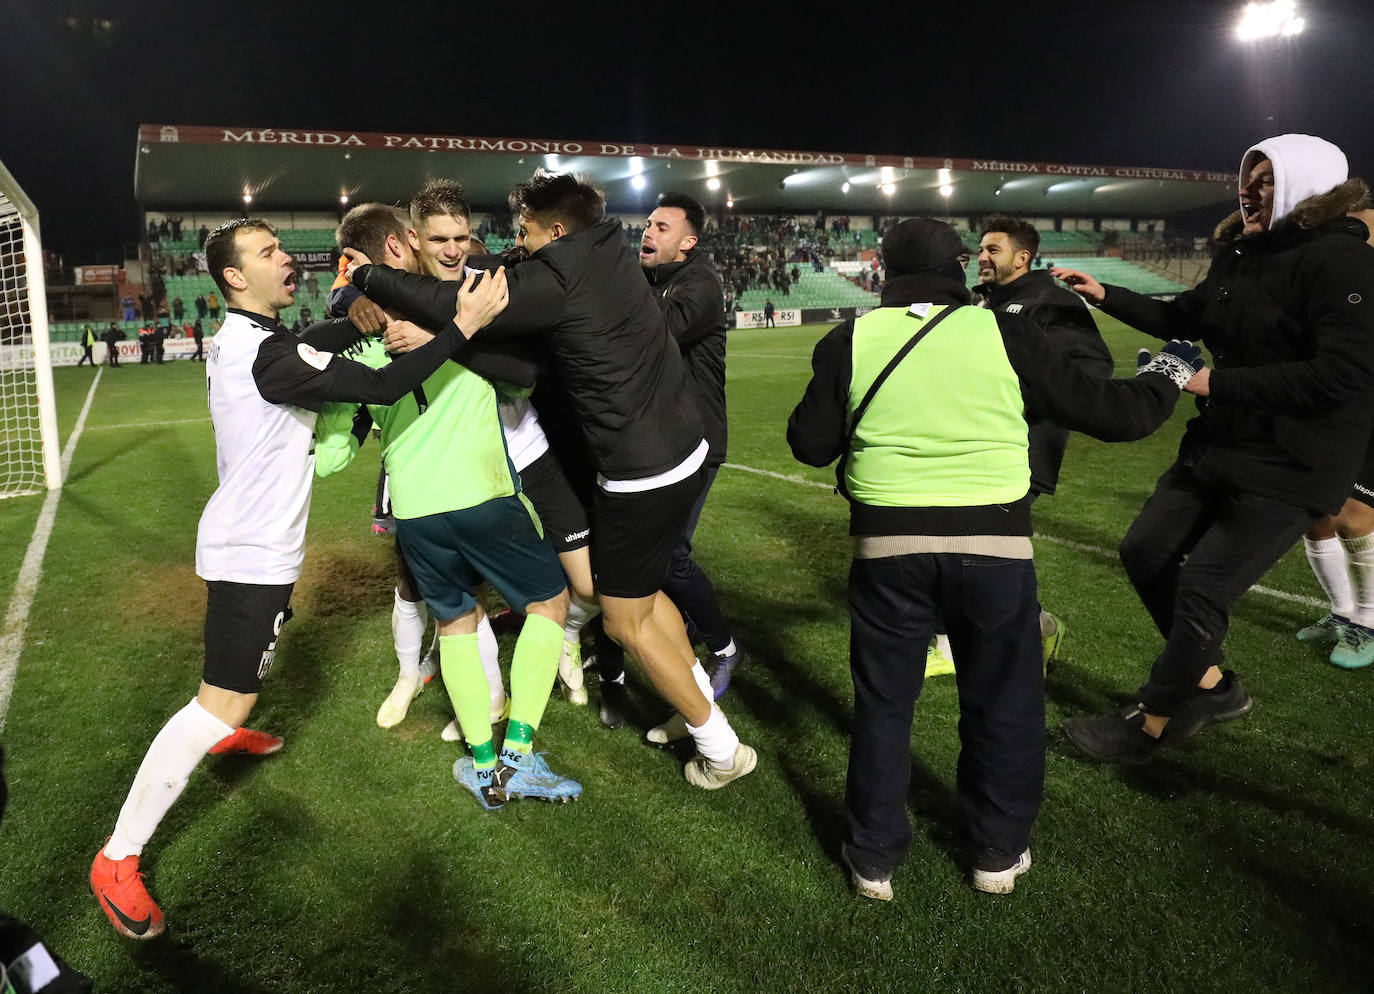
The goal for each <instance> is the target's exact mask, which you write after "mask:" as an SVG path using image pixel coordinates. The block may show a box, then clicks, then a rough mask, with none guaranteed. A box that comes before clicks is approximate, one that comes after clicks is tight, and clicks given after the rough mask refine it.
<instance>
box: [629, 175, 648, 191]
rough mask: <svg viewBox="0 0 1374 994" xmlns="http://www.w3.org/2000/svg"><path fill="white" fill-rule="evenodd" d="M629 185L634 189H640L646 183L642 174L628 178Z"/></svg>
mask: <svg viewBox="0 0 1374 994" xmlns="http://www.w3.org/2000/svg"><path fill="white" fill-rule="evenodd" d="M630 185H631V186H632V187H634V188H635V189H636V190H642V189H644V187H645V186H646V185H647V184H646V182H645V179H644V177H643V176H636V177H634V178H633V179H632V180H630Z"/></svg>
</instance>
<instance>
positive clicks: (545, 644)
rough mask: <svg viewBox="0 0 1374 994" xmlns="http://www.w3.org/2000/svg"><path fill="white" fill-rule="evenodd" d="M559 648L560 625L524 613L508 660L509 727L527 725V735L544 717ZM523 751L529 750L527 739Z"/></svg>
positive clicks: (561, 628) (556, 668) (560, 641)
mask: <svg viewBox="0 0 1374 994" xmlns="http://www.w3.org/2000/svg"><path fill="white" fill-rule="evenodd" d="M562 652H563V626H562V625H559V624H557V623H556V622H553V621H551V620H549V619H548V618H545V617H541V616H540V615H537V614H527V615H525V624H524V626H523V627H522V628H521V629H520V638H519V639H518V640H517V641H516V643H515V658H514V659H513V660H512V661H511V664H510V726H509V727H515V726H516V725H528V726H529V727H530V738H531V739H533V737H534V730H535V729H537V728H538V727H539V721H540V719H541V718H543V717H544V706H545V705H546V704H548V703H549V692H550V691H551V690H553V681H554V677H556V676H558V657H559V656H560V655H561V654H562ZM445 679H447V677H445ZM507 741H510V736H509V734H508V735H507ZM524 751H525V752H529V744H528V742H526V743H525V749H524Z"/></svg>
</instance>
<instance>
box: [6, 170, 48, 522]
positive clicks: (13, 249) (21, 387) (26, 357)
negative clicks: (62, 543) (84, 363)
mask: <svg viewBox="0 0 1374 994" xmlns="http://www.w3.org/2000/svg"><path fill="white" fill-rule="evenodd" d="M60 486H62V460H61V455H60V445H59V442H58V437H57V404H56V402H55V400H54V398H53V387H52V352H51V351H50V350H49V347H48V297H47V284H46V283H45V282H44V280H43V243H42V239H41V238H40V236H39V228H38V209H37V208H36V207H35V206H34V204H33V201H32V200H30V199H29V198H28V195H27V194H25V193H24V190H23V188H22V187H20V185H19V183H18V182H17V181H16V180H15V178H14V177H13V176H12V175H11V174H10V171H9V170H8V169H6V168H5V165H4V163H0V498H4V497H17V496H20V495H22V494H32V493H38V492H39V491H41V490H43V489H44V488H47V489H55V488H57V487H60Z"/></svg>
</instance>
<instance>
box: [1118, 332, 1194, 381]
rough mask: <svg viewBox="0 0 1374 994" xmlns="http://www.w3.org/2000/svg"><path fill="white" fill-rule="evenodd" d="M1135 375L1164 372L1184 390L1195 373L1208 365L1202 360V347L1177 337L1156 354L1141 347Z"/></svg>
mask: <svg viewBox="0 0 1374 994" xmlns="http://www.w3.org/2000/svg"><path fill="white" fill-rule="evenodd" d="M1135 364H1136V369H1135V375H1136V376H1139V375H1140V374H1141V373H1163V374H1164V375H1165V376H1167V377H1169V379H1171V380H1173V381H1174V386H1176V387H1178V388H1179V389H1180V390H1182V389H1183V388H1184V387H1186V386H1187V385H1188V381H1189V380H1191V379H1192V378H1193V375H1194V374H1195V373H1196V372H1197V371H1198V370H1199V369H1201V368H1202V367H1203V366H1205V365H1207V364H1206V363H1205V362H1203V361H1202V349H1201V348H1199V347H1198V346H1196V345H1194V344H1193V343H1192V342H1181V341H1179V340H1178V339H1177V338H1175V339H1174V340H1173V341H1172V342H1170V343H1169V344H1168V345H1166V346H1164V348H1162V349H1160V350H1159V352H1158V353H1157V354H1156V355H1155V356H1154V357H1151V356H1150V350H1149V349H1141V350H1140V352H1139V354H1138V355H1137V356H1136V360H1135Z"/></svg>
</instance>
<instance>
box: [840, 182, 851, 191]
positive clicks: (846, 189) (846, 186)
mask: <svg viewBox="0 0 1374 994" xmlns="http://www.w3.org/2000/svg"><path fill="white" fill-rule="evenodd" d="M840 192H841V193H848V192H849V184H848V183H845V184H844V185H843V186H841V187H840Z"/></svg>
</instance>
